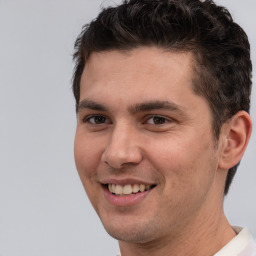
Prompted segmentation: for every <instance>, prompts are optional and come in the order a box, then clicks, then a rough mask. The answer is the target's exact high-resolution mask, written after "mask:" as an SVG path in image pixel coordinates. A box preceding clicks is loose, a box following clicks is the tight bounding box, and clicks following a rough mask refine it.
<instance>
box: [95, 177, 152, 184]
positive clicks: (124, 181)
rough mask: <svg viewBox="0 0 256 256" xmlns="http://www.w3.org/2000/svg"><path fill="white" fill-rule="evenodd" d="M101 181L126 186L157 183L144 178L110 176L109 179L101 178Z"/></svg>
mask: <svg viewBox="0 0 256 256" xmlns="http://www.w3.org/2000/svg"><path fill="white" fill-rule="evenodd" d="M100 183H102V184H104V185H106V184H115V185H122V186H125V185H127V184H130V185H133V184H144V185H155V183H154V182H149V181H143V180H140V179H134V178H126V179H116V178H109V179H103V180H101V181H100Z"/></svg>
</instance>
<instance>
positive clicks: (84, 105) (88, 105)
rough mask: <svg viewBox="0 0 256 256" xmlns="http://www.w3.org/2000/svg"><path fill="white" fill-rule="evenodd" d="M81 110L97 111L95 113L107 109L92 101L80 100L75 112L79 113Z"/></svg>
mask: <svg viewBox="0 0 256 256" xmlns="http://www.w3.org/2000/svg"><path fill="white" fill-rule="evenodd" d="M82 109H91V110H97V111H107V110H108V109H107V108H106V107H105V106H104V105H103V104H100V103H98V102H95V101H93V100H87V99H86V100H82V101H80V102H79V104H78V106H77V112H79V111H80V110H82Z"/></svg>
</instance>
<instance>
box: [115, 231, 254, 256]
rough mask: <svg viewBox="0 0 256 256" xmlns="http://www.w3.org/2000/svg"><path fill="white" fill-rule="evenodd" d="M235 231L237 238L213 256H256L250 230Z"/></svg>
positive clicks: (119, 255)
mask: <svg viewBox="0 0 256 256" xmlns="http://www.w3.org/2000/svg"><path fill="white" fill-rule="evenodd" d="M233 229H234V230H235V232H236V233H237V236H236V237H234V238H233V239H232V240H231V241H230V242H229V243H228V244H226V245H225V246H224V247H223V248H222V249H221V250H220V251H218V252H217V253H216V254H214V255H213V256H256V243H255V242H254V241H253V239H252V236H251V234H250V233H249V231H248V229H247V228H240V227H233ZM116 256H121V254H118V255H116Z"/></svg>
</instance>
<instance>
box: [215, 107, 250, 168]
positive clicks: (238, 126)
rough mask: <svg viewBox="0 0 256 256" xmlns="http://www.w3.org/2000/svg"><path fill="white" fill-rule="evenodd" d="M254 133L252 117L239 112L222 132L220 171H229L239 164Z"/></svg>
mask: <svg viewBox="0 0 256 256" xmlns="http://www.w3.org/2000/svg"><path fill="white" fill-rule="evenodd" d="M251 131H252V121H251V118H250V115H249V114H248V113H247V112H245V111H239V112H237V113H236V114H235V115H234V116H233V117H232V118H231V120H229V121H228V122H227V123H226V124H225V129H223V130H222V131H221V133H222V134H221V136H220V137H222V139H223V143H222V150H221V152H220V153H221V155H220V158H219V166H218V167H219V169H223V170H228V169H230V168H231V167H233V166H235V165H236V164H238V163H239V162H240V161H241V159H242V156H243V154H244V152H245V149H246V147H247V145H248V142H249V139H250V136H251Z"/></svg>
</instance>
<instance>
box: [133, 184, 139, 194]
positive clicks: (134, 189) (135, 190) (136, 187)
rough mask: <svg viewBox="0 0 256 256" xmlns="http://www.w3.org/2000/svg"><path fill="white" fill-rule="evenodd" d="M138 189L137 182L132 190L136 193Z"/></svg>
mask: <svg viewBox="0 0 256 256" xmlns="http://www.w3.org/2000/svg"><path fill="white" fill-rule="evenodd" d="M139 191H140V186H139V185H138V184H135V185H133V187H132V192H133V193H138V192H139Z"/></svg>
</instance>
